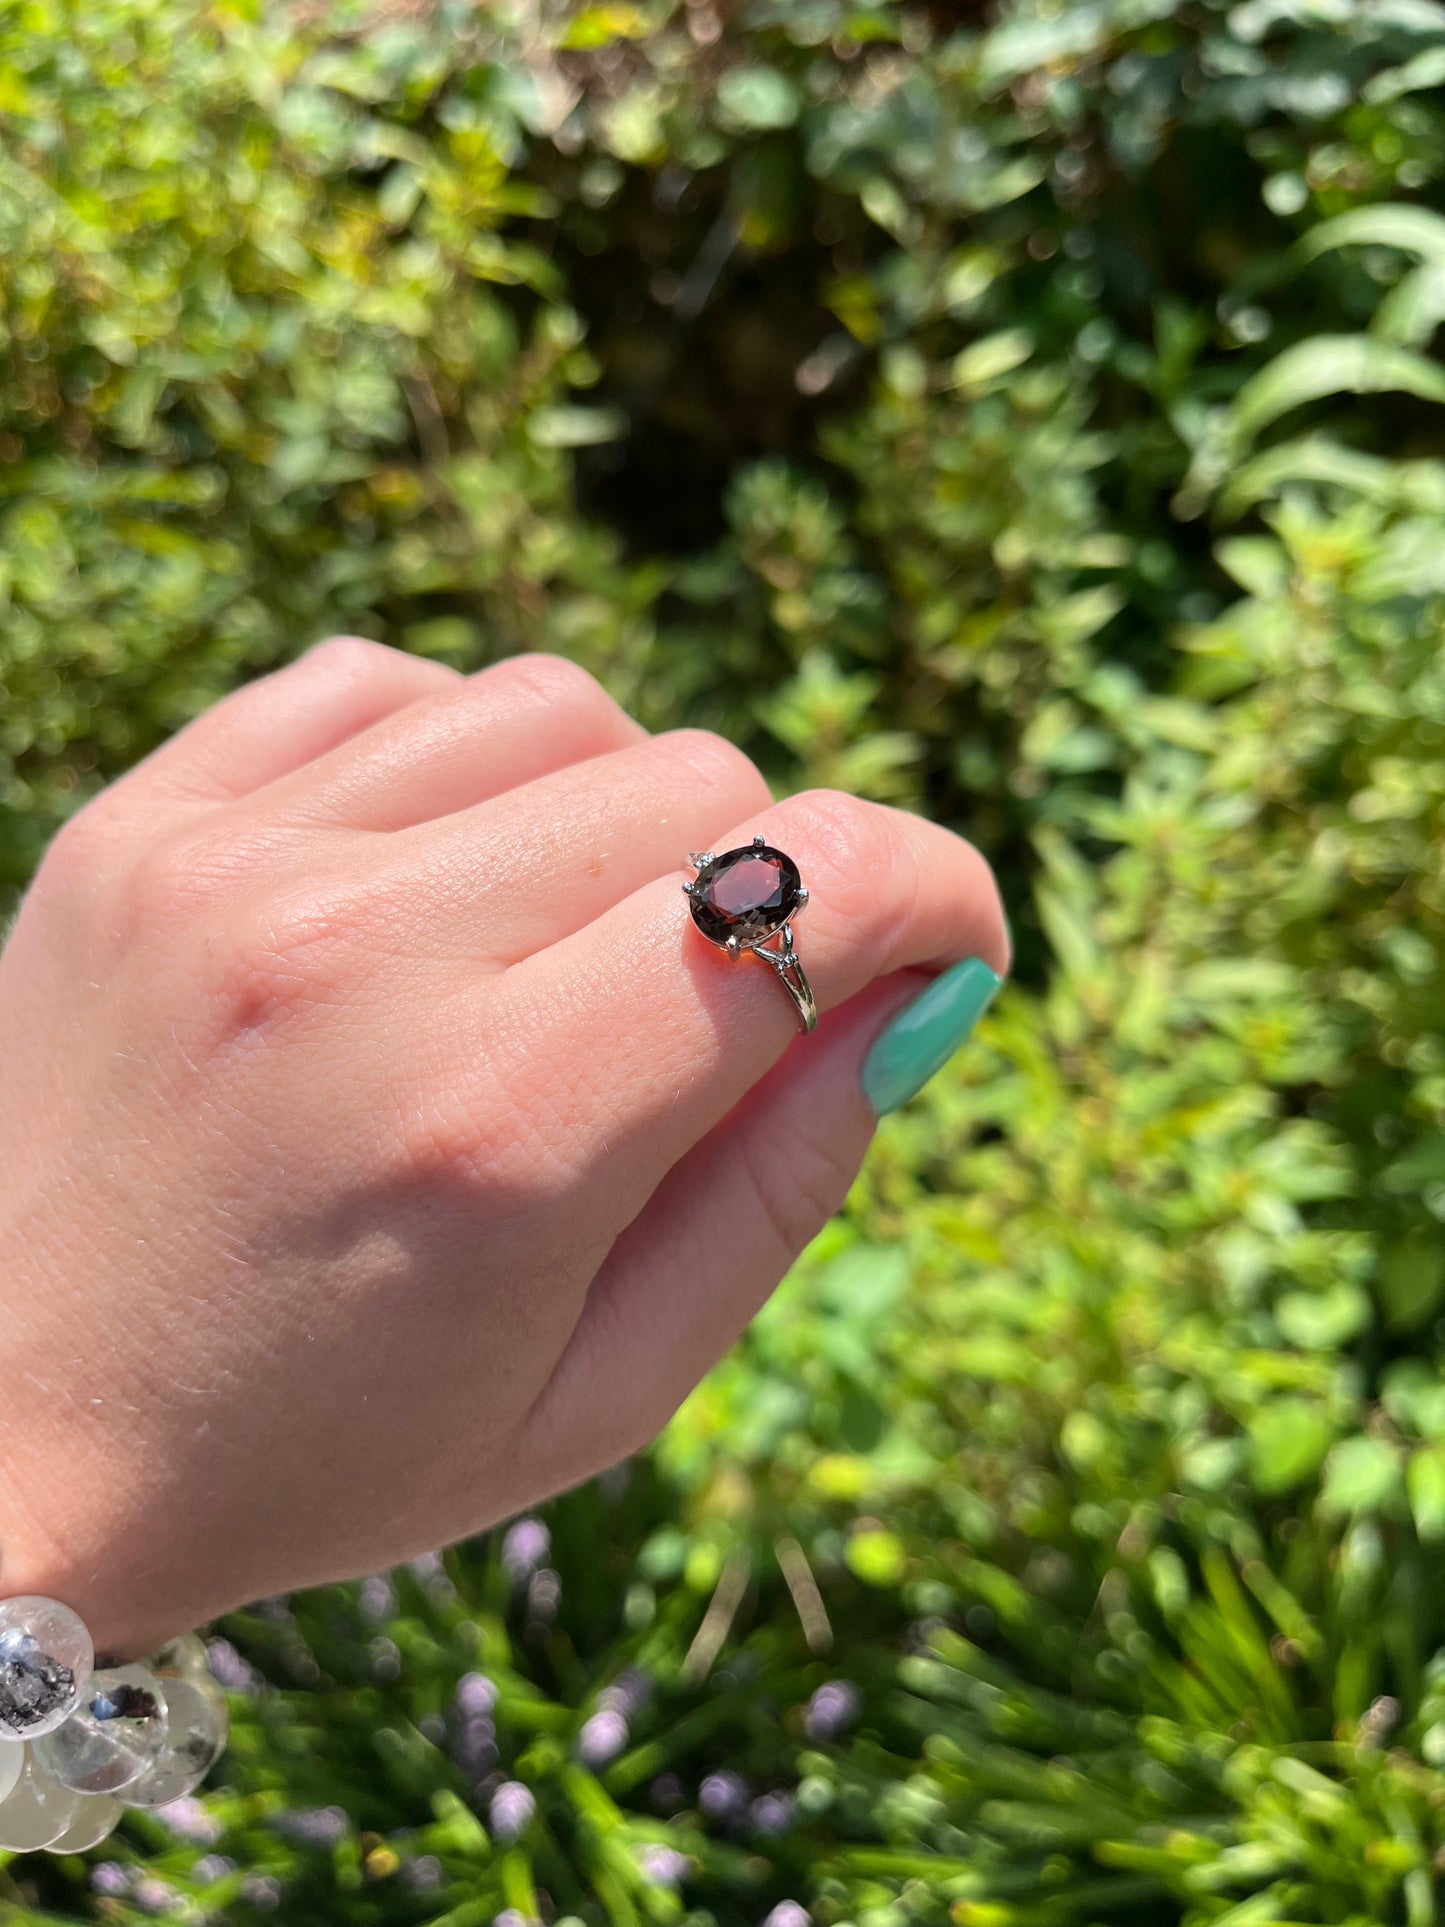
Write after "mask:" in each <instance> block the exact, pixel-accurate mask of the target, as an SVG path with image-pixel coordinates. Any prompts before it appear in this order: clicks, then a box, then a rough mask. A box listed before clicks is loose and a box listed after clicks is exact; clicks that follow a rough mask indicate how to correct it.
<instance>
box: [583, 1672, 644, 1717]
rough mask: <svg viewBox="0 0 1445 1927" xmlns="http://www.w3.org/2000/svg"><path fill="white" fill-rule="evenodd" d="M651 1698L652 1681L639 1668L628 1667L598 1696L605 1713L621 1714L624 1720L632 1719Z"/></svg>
mask: <svg viewBox="0 0 1445 1927" xmlns="http://www.w3.org/2000/svg"><path fill="white" fill-rule="evenodd" d="M651 1697H652V1681H651V1680H650V1679H649V1678H648V1677H647V1675H646V1673H644V1672H643V1671H642V1670H641V1669H640V1668H639V1667H637V1666H628V1667H626V1668H625V1669H624V1670H623V1671H622V1672H620V1673H619V1674H618V1675H617V1677H616V1679H615V1680H613V1682H612V1684H611V1685H610V1686H604V1687H603V1689H602V1691H601V1692H600V1693H599V1694H598V1695H597V1704H598V1706H599V1707H601V1709H602V1710H603V1711H604V1712H608V1713H621V1714H622V1716H623V1717H624V1719H631V1717H632V1715H633V1714H634V1713H637V1712H640V1711H641V1710H642V1708H643V1707H644V1706H646V1704H647V1702H648V1700H649V1699H650V1698H651Z"/></svg>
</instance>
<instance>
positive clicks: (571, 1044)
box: [438, 791, 1008, 1229]
mask: <svg viewBox="0 0 1445 1927" xmlns="http://www.w3.org/2000/svg"><path fill="white" fill-rule="evenodd" d="M754 830H757V831H759V832H761V833H762V834H763V835H764V836H765V837H766V838H767V839H768V841H769V842H771V843H773V844H775V845H776V846H777V847H779V848H781V849H783V850H786V851H787V852H788V853H789V854H790V855H792V856H793V857H794V858H795V859H796V861H797V862H798V864H799V865H800V867H801V870H802V876H803V880H804V882H805V883H806V884H808V885H809V886H810V889H811V900H810V902H809V905H808V908H807V911H806V913H805V914H804V915H803V916H802V917H801V918H800V920H799V922H798V925H797V929H796V933H795V934H796V940H797V948H798V952H799V955H800V956H801V958H802V961H803V964H804V966H805V968H806V970H807V972H808V975H809V977H810V979H811V980H812V984H813V988H814V991H815V994H816V996H817V999H818V1003H819V1006H820V1008H821V1009H824V1010H827V1009H830V1008H836V1007H838V1006H840V1005H842V1004H844V1003H846V1002H847V1001H848V999H849V998H850V997H853V996H856V995H857V993H858V992H859V991H860V990H862V989H864V988H865V987H866V986H867V985H868V984H870V983H871V982H873V980H874V979H875V978H877V977H882V976H887V975H889V974H890V973H891V972H893V971H895V970H901V969H907V968H909V967H916V968H924V969H933V968H935V967H938V966H942V965H945V964H948V963H952V962H954V961H956V960H958V959H961V958H964V957H975V956H976V957H980V958H982V959H983V960H984V962H986V963H988V964H989V965H990V966H991V967H992V968H993V969H994V970H995V971H998V972H999V973H1000V974H1002V972H1003V971H1004V969H1005V968H1006V966H1007V959H1008V938H1007V934H1006V928H1005V924H1004V917H1003V910H1002V906H1001V904H1000V902H999V897H998V891H997V888H996V886H995V884H994V881H993V877H992V874H991V872H990V870H989V868H988V865H987V863H985V861H984V859H983V858H982V857H981V856H980V855H979V853H978V852H977V851H976V850H975V849H973V847H972V846H971V845H970V844H968V843H966V842H964V840H963V839H962V838H961V837H957V836H954V835H952V834H951V833H950V832H949V831H947V830H944V829H941V828H940V827H938V826H937V825H935V824H931V823H927V822H925V821H924V820H923V819H922V818H920V817H915V816H909V815H907V814H906V813H905V812H903V811H899V810H890V809H884V808H882V807H880V806H878V805H876V804H869V803H862V802H859V801H858V800H857V799H856V798H853V797H848V796H842V795H839V794H837V793H835V792H830V791H815V792H811V793H809V794H805V795H802V796H797V797H793V798H790V799H789V800H788V801H787V802H785V803H780V804H778V805H776V806H775V807H774V808H772V809H770V810H767V811H765V812H763V813H762V814H760V815H759V816H757V817H755V818H753V819H752V820H751V821H749V822H746V823H744V824H743V825H741V826H740V827H739V828H738V829H737V830H735V831H733V832H732V833H731V834H730V836H729V837H728V838H727V839H726V840H725V844H724V847H727V846H728V845H732V844H743V843H746V842H747V841H748V839H749V837H750V836H751V834H752V833H753V831H754ZM682 877H683V872H682V871H681V870H678V871H677V872H675V873H674V874H673V876H672V877H670V878H667V879H665V880H663V881H661V882H658V883H654V884H649V885H647V886H645V887H644V888H643V889H641V890H639V891H636V892H634V893H633V895H632V896H630V897H628V898H626V899H625V900H624V901H623V902H621V903H619V904H618V905H616V907H615V908H614V909H612V910H610V911H608V912H606V913H605V914H604V915H603V916H601V917H599V918H598V919H597V920H596V921H595V922H594V923H592V924H590V925H588V927H587V928H586V929H585V930H580V931H578V932H577V933H576V934H575V935H573V936H571V937H568V938H565V939H564V940H563V941H562V942H560V943H557V944H554V945H553V946H552V947H551V948H550V949H548V950H545V951H542V952H540V953H539V954H538V955H536V956H534V957H531V958H529V959H528V960H527V961H526V962H524V963H520V964H518V965H516V966H515V968H513V969H512V970H510V971H509V972H508V973H507V976H506V978H505V980H504V981H505V983H506V985H507V988H508V996H507V999H506V1001H505V1002H504V1003H501V1004H498V1003H495V1002H493V1003H492V1004H490V1005H489V1006H488V1010H487V1013H486V1016H485V1021H484V1020H483V1018H482V1017H480V1016H477V1017H472V1016H469V1014H468V1010H467V1005H466V998H467V996H468V994H469V987H464V988H463V989H462V990H460V991H459V993H458V997H457V999H456V1000H455V1002H453V1000H448V1007H447V1008H446V1009H444V1010H439V1012H438V1021H442V1022H445V1024H446V1026H447V1030H446V1039H447V1042H448V1045H449V1046H450V1047H451V1048H450V1052H449V1054H450V1057H451V1061H453V1062H462V1063H463V1064H464V1063H465V1062H466V1059H467V1057H468V1055H470V1056H472V1057H474V1058H475V1059H476V1061H477V1063H478V1065H479V1066H481V1065H482V1064H483V1063H485V1064H486V1065H488V1066H489V1067H490V1070H491V1072H492V1073H495V1074H497V1075H500V1076H501V1077H502V1079H503V1080H504V1081H506V1082H512V1081H515V1082H516V1083H518V1084H519V1085H526V1086H528V1087H529V1088H530V1087H532V1086H533V1085H534V1082H535V1077H536V1067H537V1066H538V1065H539V1064H543V1065H545V1064H556V1065H558V1066H560V1067H564V1070H563V1073H562V1074H561V1075H560V1076H559V1078H558V1084H559V1086H560V1096H559V1097H557V1098H556V1099H555V1100H554V1101H553V1102H552V1103H551V1104H550V1105H549V1108H548V1112H547V1115H546V1117H545V1118H539V1119H537V1120H536V1122H535V1134H534V1137H533V1139H532V1141H531V1142H532V1146H533V1149H534V1151H535V1152H536V1153H537V1154H538V1155H541V1156H545V1157H547V1158H548V1159H550V1160H551V1161H552V1162H553V1163H554V1164H555V1166H556V1167H557V1172H558V1175H559V1176H560V1177H561V1178H562V1180H563V1181H564V1182H567V1183H569V1184H570V1185H571V1186H572V1187H573V1189H574V1191H575V1190H577V1189H578V1188H579V1187H580V1188H581V1189H582V1190H583V1191H585V1188H586V1186H587V1184H588V1182H589V1173H591V1174H593V1176H592V1178H591V1182H593V1183H595V1184H596V1185H597V1186H598V1187H599V1193H598V1195H597V1196H596V1197H592V1196H591V1195H590V1194H588V1195H587V1204H588V1208H595V1209H596V1210H598V1211H601V1212H604V1213H607V1214H613V1216H614V1229H620V1228H621V1226H622V1225H623V1224H626V1223H627V1222H628V1221H629V1220H630V1218H631V1217H632V1216H633V1215H635V1213H636V1212H637V1211H638V1210H639V1209H640V1208H641V1206H642V1204H643V1203H644V1202H645V1200H646V1198H647V1197H648V1196H649V1195H650V1194H651V1192H652V1190H653V1189H654V1187H655V1186H656V1185H657V1183H658V1182H659V1180H660V1178H661V1177H662V1175H663V1173H664V1172H665V1171H666V1170H667V1169H668V1168H669V1167H670V1166H671V1165H672V1164H674V1163H675V1162H676V1161H677V1159H678V1158H679V1157H680V1156H681V1155H682V1154H683V1152H684V1151H686V1150H687V1148H688V1147H689V1146H690V1145H692V1144H694V1143H696V1142H697V1141H698V1140H699V1139H700V1138H701V1137H703V1136H704V1135H705V1134H706V1133H707V1132H708V1131H710V1130H711V1129H712V1128H713V1126H714V1125H715V1124H717V1123H718V1122H719V1120H720V1119H721V1118H723V1117H724V1116H726V1115H727V1113H728V1112H729V1111H730V1110H731V1109H732V1108H733V1106H734V1105H735V1104H736V1103H738V1102H739V1100H740V1099H741V1098H742V1097H743V1095H744V1094H745V1093H746V1092H747V1091H748V1090H749V1089H750V1088H751V1086H752V1085H754V1084H755V1083H757V1082H758V1080H759V1079H760V1078H761V1077H762V1076H763V1075H764V1074H765V1073H766V1072H767V1070H768V1069H769V1068H770V1067H771V1065H773V1064H774V1063H775V1062H776V1061H777V1059H778V1058H779V1057H780V1056H781V1055H782V1054H783V1052H784V1050H785V1049H787V1047H788V1045H789V1044H790V1042H791V1041H792V1040H793V1038H794V1037H795V1035H796V1032H797V1015H796V1012H795V1010H794V1007H793V1004H792V1002H791V1000H790V998H789V997H788V996H787V994H786V992H785V991H784V989H783V988H782V987H781V986H780V984H779V983H778V981H777V979H776V977H775V976H774V974H773V971H772V969H771V968H770V967H769V966H768V965H767V964H765V963H763V962H761V961H759V960H758V959H757V958H753V957H748V956H744V957H742V958H741V959H739V960H738V961H737V962H730V961H729V960H728V958H727V957H726V956H725V955H724V954H723V953H722V952H721V951H719V950H717V949H715V948H713V947H712V946H711V945H710V944H708V943H707V942H705V941H704V940H703V938H702V937H701V936H700V935H699V933H698V932H697V931H696V930H695V929H694V928H693V927H692V922H691V918H690V917H689V915H688V910H687V904H686V902H685V900H684V899H683V897H682V895H681V892H680V885H681V882H682ZM639 1012H640V1013H642V1016H641V1023H640V1025H639V1015H638V1014H639ZM639 1029H641V1032H642V1035H643V1039H644V1041H643V1043H642V1045H641V1046H639V1041H638V1040H639ZM468 1045H469V1046H470V1049H469V1050H468ZM459 1047H460V1048H459ZM813 1048H815V1044H814V1040H812V1039H809V1038H801V1039H799V1040H798V1042H797V1046H796V1052H797V1055H798V1057H799V1059H800V1060H801V1059H803V1058H805V1056H806V1054H807V1052H808V1051H809V1050H811V1049H813ZM476 1077H477V1079H478V1081H477V1082H476V1083H474V1081H473V1077H472V1075H470V1074H468V1073H466V1072H465V1070H464V1071H463V1072H462V1074H460V1075H459V1076H458V1077H457V1079H456V1081H455V1083H454V1084H453V1085H452V1086H451V1087H450V1088H449V1090H448V1092H447V1093H446V1097H445V1105H446V1107H447V1108H448V1111H449V1113H450V1112H451V1111H452V1110H455V1113H456V1128H458V1129H460V1128H461V1127H462V1122H463V1121H464V1120H465V1118H466V1117H467V1116H468V1115H475V1113H476V1112H477V1111H478V1110H480V1109H481V1108H482V1107H483V1105H484V1103H485V1097H484V1082H483V1081H481V1080H482V1073H481V1071H480V1069H479V1071H478V1072H477V1073H476ZM490 1148H491V1149H492V1150H493V1151H494V1152H495V1155H497V1156H499V1157H500V1156H504V1154H505V1147H503V1146H500V1145H498V1146H495V1147H490Z"/></svg>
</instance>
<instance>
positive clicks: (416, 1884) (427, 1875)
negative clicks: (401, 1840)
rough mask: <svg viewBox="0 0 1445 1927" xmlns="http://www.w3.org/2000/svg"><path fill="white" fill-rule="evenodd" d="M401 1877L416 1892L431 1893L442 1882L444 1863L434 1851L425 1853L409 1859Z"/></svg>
mask: <svg viewBox="0 0 1445 1927" xmlns="http://www.w3.org/2000/svg"><path fill="white" fill-rule="evenodd" d="M401 1877H402V1879H403V1880H404V1881H405V1882H406V1884H407V1886H408V1887H410V1888H412V1889H413V1890H414V1891H415V1892H416V1893H431V1892H432V1891H433V1889H435V1888H437V1887H439V1886H440V1885H441V1884H442V1863H441V1861H440V1860H438V1859H437V1857H436V1855H435V1854H434V1853H424V1854H422V1855H421V1856H420V1857H419V1858H418V1859H416V1860H408V1861H407V1863H406V1865H405V1866H404V1867H403V1868H402V1870H401Z"/></svg>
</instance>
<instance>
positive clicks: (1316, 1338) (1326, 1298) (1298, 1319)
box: [1274, 1281, 1370, 1352]
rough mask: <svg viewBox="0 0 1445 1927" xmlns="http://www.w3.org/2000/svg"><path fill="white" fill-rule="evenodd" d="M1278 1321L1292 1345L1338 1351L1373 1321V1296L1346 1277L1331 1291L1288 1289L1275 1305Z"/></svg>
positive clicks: (1324, 1350) (1317, 1349)
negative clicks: (1371, 1305) (1370, 1298)
mask: <svg viewBox="0 0 1445 1927" xmlns="http://www.w3.org/2000/svg"><path fill="white" fill-rule="evenodd" d="M1274 1322H1275V1323H1276V1324H1277V1325H1278V1326H1279V1329H1280V1333H1281V1335H1282V1336H1283V1337H1285V1338H1287V1339H1288V1340H1289V1342H1290V1344H1291V1345H1298V1346H1299V1347H1300V1348H1301V1349H1302V1350H1304V1351H1317V1352H1327V1351H1335V1350H1337V1349H1338V1348H1339V1347H1340V1346H1341V1345H1344V1344H1347V1343H1348V1342H1349V1340H1350V1339H1352V1338H1354V1337H1355V1336H1356V1335H1357V1334H1358V1333H1360V1332H1361V1331H1363V1330H1364V1328H1365V1326H1366V1325H1367V1324H1368V1323H1369V1322H1370V1300H1369V1297H1368V1295H1367V1294H1366V1293H1365V1292H1363V1291H1361V1290H1360V1288H1359V1287H1358V1285H1351V1284H1347V1283H1344V1282H1343V1281H1342V1282H1341V1283H1339V1284H1336V1285H1331V1286H1330V1288H1329V1290H1328V1291H1291V1292H1286V1294H1285V1295H1284V1297H1283V1298H1281V1299H1280V1301H1279V1303H1278V1304H1277V1305H1276V1306H1275V1308H1274Z"/></svg>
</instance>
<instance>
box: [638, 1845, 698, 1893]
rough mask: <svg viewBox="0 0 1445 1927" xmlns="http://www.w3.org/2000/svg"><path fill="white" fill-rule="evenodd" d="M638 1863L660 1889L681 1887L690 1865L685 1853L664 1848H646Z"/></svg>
mask: <svg viewBox="0 0 1445 1927" xmlns="http://www.w3.org/2000/svg"><path fill="white" fill-rule="evenodd" d="M638 1862H639V1864H640V1866H641V1868H642V1871H643V1872H644V1873H645V1874H646V1876H647V1878H648V1879H649V1880H650V1881H652V1882H653V1883H654V1884H655V1885H656V1886H659V1887H680V1886H681V1885H682V1883H683V1881H684V1880H686V1878H687V1870H688V1866H689V1864H690V1863H689V1861H688V1857H687V1855H686V1854H685V1853H679V1852H678V1850H677V1848H676V1847H664V1846H647V1847H644V1848H643V1849H642V1852H641V1853H640V1854H639V1855H638Z"/></svg>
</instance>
